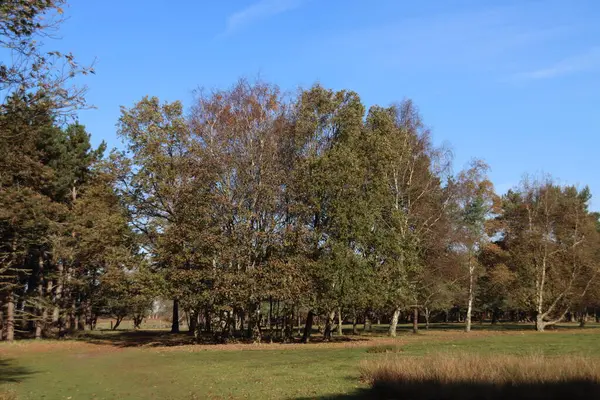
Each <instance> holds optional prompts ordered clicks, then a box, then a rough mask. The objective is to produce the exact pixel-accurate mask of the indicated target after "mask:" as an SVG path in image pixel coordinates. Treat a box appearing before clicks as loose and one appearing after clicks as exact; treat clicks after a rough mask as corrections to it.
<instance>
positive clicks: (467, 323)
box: [465, 252, 475, 332]
mask: <svg viewBox="0 0 600 400" xmlns="http://www.w3.org/2000/svg"><path fill="white" fill-rule="evenodd" d="M474 275H475V267H474V265H473V263H472V261H471V254H470V252H469V296H468V300H467V316H466V318H465V332H471V316H472V314H473V283H474V282H473V280H474V279H475V277H474Z"/></svg>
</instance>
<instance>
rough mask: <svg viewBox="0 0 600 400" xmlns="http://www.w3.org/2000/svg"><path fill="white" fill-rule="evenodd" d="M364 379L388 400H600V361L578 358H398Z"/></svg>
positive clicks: (375, 365) (368, 368)
mask: <svg viewBox="0 0 600 400" xmlns="http://www.w3.org/2000/svg"><path fill="white" fill-rule="evenodd" d="M361 376H362V379H363V380H365V381H367V382H369V383H370V384H371V385H372V387H373V396H374V397H379V398H389V399H393V398H394V399H395V398H398V399H448V400H452V399H462V400H466V399H487V400H491V399H507V398H508V399H511V400H517V399H569V400H573V399H578V398H586V399H600V359H593V358H584V357H575V356H562V357H545V356H543V355H528V356H509V355H493V356H482V355H448V354H437V355H430V356H425V357H406V356H401V355H395V356H387V357H384V358H381V359H377V360H369V361H365V362H363V363H362V364H361Z"/></svg>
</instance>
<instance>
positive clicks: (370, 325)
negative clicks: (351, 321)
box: [363, 312, 373, 332]
mask: <svg viewBox="0 0 600 400" xmlns="http://www.w3.org/2000/svg"><path fill="white" fill-rule="evenodd" d="M363 330H364V331H365V332H371V331H372V330H373V322H372V321H371V317H370V316H369V313H368V312H367V313H365V324H364V326H363Z"/></svg>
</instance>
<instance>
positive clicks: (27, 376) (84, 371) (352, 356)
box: [0, 326, 600, 400]
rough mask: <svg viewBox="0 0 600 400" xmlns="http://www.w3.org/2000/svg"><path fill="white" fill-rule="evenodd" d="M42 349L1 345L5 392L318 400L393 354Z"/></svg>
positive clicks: (434, 344)
mask: <svg viewBox="0 0 600 400" xmlns="http://www.w3.org/2000/svg"><path fill="white" fill-rule="evenodd" d="M596 327H597V326H596ZM442 333H443V332H442ZM397 341H398V345H399V346H400V348H401V352H400V353H399V354H400V356H404V355H406V356H420V355H424V354H427V353H433V352H461V353H462V352H468V353H477V354H490V355H493V354H517V355H520V354H531V353H543V354H546V355H560V354H581V355H595V356H600V329H591V328H590V329H585V330H581V331H560V330H559V331H557V332H546V333H542V334H537V333H534V332H514V331H511V332H510V333H503V332H496V333H491V334H489V335H481V334H479V335H470V336H469V335H466V334H463V333H460V332H455V333H454V332H449V333H448V332H445V334H440V333H438V334H436V332H428V333H426V334H423V335H417V336H416V337H415V336H409V335H406V336H404V335H401V336H400V337H399V338H398V340H397ZM43 345H44V348H43V349H37V350H36V346H40V344H38V343H17V344H12V345H10V344H2V345H0V392H1V391H2V390H14V391H16V393H17V395H18V398H19V399H22V400H23V399H69V398H70V399H73V400H75V399H210V398H213V399H230V398H236V399H237V398H253V399H256V398H261V399H269V398H271V399H300V398H318V397H324V396H333V395H341V394H350V393H354V392H355V391H356V390H357V389H360V388H363V387H364V385H363V384H361V383H360V381H359V368H358V366H359V363H360V361H361V360H364V359H369V358H376V357H385V356H386V354H380V353H378V352H377V351H375V352H374V351H373V350H372V349H373V346H377V343H368V344H367V345H365V346H362V347H346V348H339V347H337V348H325V347H322V346H311V345H307V346H306V347H303V348H297V347H294V348H287V349H286V347H285V345H274V347H275V349H274V350H272V349H269V350H251V351H247V350H208V351H189V349H190V347H179V348H177V347H170V348H168V349H167V348H162V347H153V348H148V347H116V346H115V345H89V344H88V345H83V344H80V345H78V344H77V343H73V342H71V343H67V344H65V343H58V342H48V344H47V345H46V344H43ZM384 345H389V343H387V344H382V346H384ZM247 348H248V349H252V348H253V347H252V345H248V347H247ZM370 349H371V350H370ZM39 350H43V351H39Z"/></svg>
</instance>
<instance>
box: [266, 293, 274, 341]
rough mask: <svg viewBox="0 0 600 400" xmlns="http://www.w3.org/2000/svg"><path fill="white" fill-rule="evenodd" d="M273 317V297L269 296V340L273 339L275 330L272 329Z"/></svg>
mask: <svg viewBox="0 0 600 400" xmlns="http://www.w3.org/2000/svg"><path fill="white" fill-rule="evenodd" d="M272 318H273V298H272V297H271V296H269V313H268V314H267V330H268V331H269V340H271V341H273V330H272V329H271V320H272Z"/></svg>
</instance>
